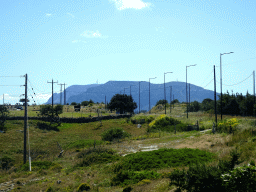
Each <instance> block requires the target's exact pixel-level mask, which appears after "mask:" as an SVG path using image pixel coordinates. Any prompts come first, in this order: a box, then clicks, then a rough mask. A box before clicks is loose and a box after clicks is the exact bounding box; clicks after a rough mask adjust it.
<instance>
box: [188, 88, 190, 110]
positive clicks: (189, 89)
mask: <svg viewBox="0 0 256 192" xmlns="http://www.w3.org/2000/svg"><path fill="white" fill-rule="evenodd" d="M188 95H189V96H188V98H189V100H188V103H189V106H190V83H189V84H188Z"/></svg>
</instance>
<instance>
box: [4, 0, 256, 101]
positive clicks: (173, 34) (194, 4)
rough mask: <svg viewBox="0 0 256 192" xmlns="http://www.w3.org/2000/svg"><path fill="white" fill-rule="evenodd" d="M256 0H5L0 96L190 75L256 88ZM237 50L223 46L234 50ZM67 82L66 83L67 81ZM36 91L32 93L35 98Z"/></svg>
mask: <svg viewBox="0 0 256 192" xmlns="http://www.w3.org/2000/svg"><path fill="white" fill-rule="evenodd" d="M255 10H256V1H254V0H224V1H223V0H74V1H72V0H54V1H52V0H44V1H34V0H24V1H22V0H12V1H6V0H0V18H1V22H0V67H1V70H0V104H2V103H3V101H2V100H3V95H4V102H5V103H11V104H15V103H17V102H18V101H19V99H20V98H22V97H24V96H22V94H24V92H25V87H24V84H25V78H24V76H25V74H27V76H28V96H29V97H30V99H31V103H32V102H33V103H36V104H42V103H44V102H46V101H47V100H48V99H49V97H50V96H51V91H52V86H51V83H48V82H51V81H52V79H53V81H54V82H58V83H55V84H54V92H55V93H59V92H60V88H61V86H60V85H58V84H64V83H65V84H66V88H67V87H69V86H71V85H87V84H94V83H99V84H104V83H106V82H108V81H110V80H115V81H149V78H155V77H157V78H156V79H151V80H150V82H151V83H153V84H155V83H156V84H161V83H164V73H166V72H173V73H168V74H166V75H165V81H166V82H171V81H179V82H186V68H187V67H186V66H189V65H193V64H197V65H196V66H191V67H188V68H187V82H188V83H191V84H194V85H197V86H201V87H204V88H205V89H208V90H214V81H213V75H214V74H213V68H214V65H215V66H216V80H217V92H220V57H221V61H222V83H223V85H222V90H223V92H227V90H228V91H229V92H230V93H231V92H232V91H233V92H234V93H236V92H238V93H242V94H246V92H247V91H248V92H249V93H250V94H253V75H252V73H253V71H254V70H255V69H256V44H255V43H256V41H255V40H256V39H255V38H256V29H255V26H256V25H255V24H256V14H255ZM230 52H234V53H231V54H224V55H221V56H220V54H223V53H230ZM63 88H64V87H62V89H63ZM32 96H33V99H32Z"/></svg>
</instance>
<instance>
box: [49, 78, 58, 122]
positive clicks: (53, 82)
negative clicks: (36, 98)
mask: <svg viewBox="0 0 256 192" xmlns="http://www.w3.org/2000/svg"><path fill="white" fill-rule="evenodd" d="M47 83H51V84H52V117H53V83H58V81H57V82H53V79H52V82H48V81H47Z"/></svg>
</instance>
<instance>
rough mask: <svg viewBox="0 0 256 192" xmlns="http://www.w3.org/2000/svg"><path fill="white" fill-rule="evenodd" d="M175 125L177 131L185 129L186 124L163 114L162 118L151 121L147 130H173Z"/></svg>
mask: <svg viewBox="0 0 256 192" xmlns="http://www.w3.org/2000/svg"><path fill="white" fill-rule="evenodd" d="M175 127H176V131H179V132H182V131H187V125H186V124H184V123H182V122H181V121H179V120H177V119H174V118H172V117H167V116H164V117H163V118H160V119H157V120H155V121H153V122H151V123H150V124H149V127H148V129H147V132H158V131H166V132H173V131H174V130H175Z"/></svg>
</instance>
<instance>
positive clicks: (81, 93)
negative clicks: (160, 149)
mask: <svg viewBox="0 0 256 192" xmlns="http://www.w3.org/2000/svg"><path fill="white" fill-rule="evenodd" d="M130 86H131V87H130ZM170 86H172V95H174V99H178V100H179V101H180V102H183V101H184V102H185V101H186V83H185V82H168V83H165V89H166V100H168V102H170ZM130 89H131V95H132V97H133V99H134V101H135V102H136V103H137V105H138V106H139V89H140V110H148V109H149V82H141V83H140V88H139V82H138V81H108V82H107V83H105V84H91V85H72V86H70V87H68V88H66V102H67V103H69V104H70V103H72V102H77V103H81V102H82V101H89V100H90V99H92V100H93V101H94V102H99V103H100V102H104V103H105V96H106V101H107V102H110V100H111V98H112V97H113V96H114V95H115V94H120V93H121V94H124V93H125V94H127V95H130ZM187 90H188V97H189V84H187ZM217 95H219V93H217ZM53 98H54V101H53V103H54V104H58V103H60V94H57V93H55V94H54V95H53ZM206 98H210V99H214V91H210V90H206V89H204V88H202V87H199V86H196V85H193V84H190V102H193V101H198V102H202V101H203V100H204V99H206ZM160 99H164V84H152V83H150V106H151V108H152V107H153V106H155V104H156V102H157V101H158V100H160ZM172 99H173V98H171V100H172ZM188 99H189V98H188ZM217 99H218V97H217ZM51 101H52V100H51V98H49V100H48V101H47V102H46V104H51ZM63 103H64V94H62V104H63Z"/></svg>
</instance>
